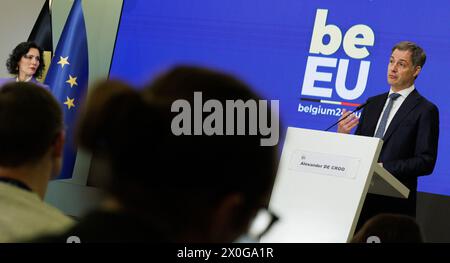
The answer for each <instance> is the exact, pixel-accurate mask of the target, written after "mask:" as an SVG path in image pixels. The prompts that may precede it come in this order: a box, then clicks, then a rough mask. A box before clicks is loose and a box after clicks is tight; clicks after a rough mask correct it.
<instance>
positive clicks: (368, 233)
mask: <svg viewBox="0 0 450 263" xmlns="http://www.w3.org/2000/svg"><path fill="white" fill-rule="evenodd" d="M370 237H377V238H379V240H380V242H381V243H421V242H423V239H422V234H421V231H420V227H419V225H418V224H417V222H416V221H415V219H414V218H412V217H410V216H406V215H400V214H379V215H377V216H374V217H373V218H371V219H369V220H368V221H367V222H366V223H365V224H364V225H363V227H362V228H361V230H359V232H358V233H356V234H355V236H354V237H353V240H352V243H367V242H368V239H369V238H370ZM370 240H371V239H369V242H370Z"/></svg>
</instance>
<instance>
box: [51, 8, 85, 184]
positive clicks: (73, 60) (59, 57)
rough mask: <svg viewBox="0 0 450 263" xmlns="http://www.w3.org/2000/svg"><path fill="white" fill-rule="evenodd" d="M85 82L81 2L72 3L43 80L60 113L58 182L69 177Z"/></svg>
mask: <svg viewBox="0 0 450 263" xmlns="http://www.w3.org/2000/svg"><path fill="white" fill-rule="evenodd" d="M88 79H89V59H88V47H87V38H86V27H85V23H84V16H83V10H82V7H81V0H75V1H74V3H73V5H72V9H71V10H70V13H69V17H68V18H67V21H66V24H65V25H64V29H63V32H62V34H61V37H60V39H59V42H58V45H57V46H56V50H55V56H54V57H53V59H52V62H51V64H50V68H49V70H48V73H47V77H46V78H45V81H44V83H45V84H47V85H48V86H49V87H50V89H51V91H52V93H53V95H54V96H55V97H56V99H57V100H58V101H59V102H60V103H61V105H62V107H63V110H64V124H65V131H66V144H65V146H64V161H63V167H62V172H61V175H60V176H59V177H58V179H67V178H71V177H72V172H73V168H74V165H75V160H76V156H77V149H76V147H75V144H74V128H75V120H76V117H77V113H78V110H79V108H80V102H81V101H82V99H83V98H84V96H85V94H86V91H87V84H88Z"/></svg>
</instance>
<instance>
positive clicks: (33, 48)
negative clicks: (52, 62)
mask: <svg viewBox="0 0 450 263" xmlns="http://www.w3.org/2000/svg"><path fill="white" fill-rule="evenodd" d="M43 56H44V50H43V49H42V48H41V47H39V46H38V45H37V44H36V43H34V42H22V43H20V44H19V45H17V46H16V47H15V48H14V49H13V51H12V53H11V54H10V55H9V58H8V60H7V62H6V67H7V69H8V72H9V73H10V74H11V75H14V77H13V78H0V86H2V85H3V84H5V83H7V82H13V81H16V82H18V81H23V82H33V83H36V84H38V85H39V86H41V87H44V88H47V89H48V86H47V85H44V84H42V83H40V82H38V81H37V80H36V78H40V77H41V76H42V72H43V70H44V67H45V64H44V58H43Z"/></svg>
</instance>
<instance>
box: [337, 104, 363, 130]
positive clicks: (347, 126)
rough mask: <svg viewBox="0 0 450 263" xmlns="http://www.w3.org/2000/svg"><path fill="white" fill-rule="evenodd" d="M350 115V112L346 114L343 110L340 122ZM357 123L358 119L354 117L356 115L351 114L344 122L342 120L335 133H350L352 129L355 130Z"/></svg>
mask: <svg viewBox="0 0 450 263" xmlns="http://www.w3.org/2000/svg"><path fill="white" fill-rule="evenodd" d="M350 113H351V111H348V112H347V111H346V110H345V109H343V110H342V116H341V117H340V118H339V120H342V119H343V118H345V117H346V116H348V115H349V114H350ZM358 123H359V119H358V117H356V115H355V114H353V113H352V114H351V115H350V116H348V117H347V118H346V119H345V120H343V121H341V122H340V123H339V125H338V130H337V131H338V132H339V133H346V134H349V133H350V132H351V131H352V129H353V128H355V127H356V125H358Z"/></svg>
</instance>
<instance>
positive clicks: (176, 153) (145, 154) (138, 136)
mask: <svg viewBox="0 0 450 263" xmlns="http://www.w3.org/2000/svg"><path fill="white" fill-rule="evenodd" d="M194 92H201V97H202V102H200V101H198V95H199V93H197V97H196V99H197V100H196V101H195V99H194V98H195V96H194ZM180 99H181V100H184V101H185V102H184V103H181V104H182V105H184V106H186V107H187V106H190V111H186V112H184V113H185V114H187V115H189V117H190V120H191V121H190V122H189V121H187V119H185V120H186V121H185V122H183V125H188V127H190V128H191V131H192V133H191V135H174V132H173V129H172V128H173V127H172V125H173V121H174V118H177V117H178V118H180V116H181V115H180V114H181V113H180V112H179V110H180V108H178V111H177V110H174V108H173V103H174V102H175V101H177V100H180ZM212 99H214V100H216V101H219V102H221V105H223V107H224V108H223V113H225V112H226V110H225V106H226V101H227V100H233V101H235V100H243V101H244V102H246V101H248V100H256V101H258V100H259V99H260V98H259V97H258V96H257V95H256V94H254V93H253V92H252V91H251V90H250V88H249V87H248V86H247V85H246V84H244V83H243V82H241V81H239V80H237V79H236V78H234V77H232V76H230V75H228V74H225V73H221V72H218V71H213V70H208V69H204V68H196V67H186V66H181V67H176V68H174V69H172V70H170V71H168V72H167V73H165V74H163V75H161V76H159V77H158V78H157V79H156V80H155V81H154V82H152V83H151V84H150V85H148V86H147V87H145V88H144V89H143V90H142V91H136V90H134V89H132V88H131V87H129V86H128V85H127V84H125V83H122V82H119V81H111V80H110V81H104V82H101V83H98V84H97V87H96V88H95V89H94V90H93V91H92V93H91V95H90V99H89V100H88V101H87V105H86V106H87V107H86V111H85V114H84V115H83V116H84V117H83V118H82V120H81V122H80V126H79V133H78V141H79V143H80V145H81V146H83V147H84V148H86V149H88V150H90V151H93V152H95V153H96V155H98V156H102V158H103V159H104V160H105V161H106V162H107V163H108V164H109V165H108V166H109V167H110V173H111V178H110V182H109V187H108V190H109V192H110V193H111V195H112V196H114V198H115V199H117V201H118V203H119V204H120V207H121V209H122V210H123V211H127V212H131V213H139V214H145V216H146V217H147V219H148V222H149V224H152V225H154V226H155V227H157V228H158V231H160V232H161V233H163V235H165V236H166V237H167V238H168V239H169V240H171V241H175V242H230V241H233V240H235V239H236V238H237V237H238V236H239V235H241V234H243V233H244V232H245V231H246V230H247V229H248V226H249V224H250V222H251V220H252V219H253V217H254V216H255V214H256V212H257V211H258V210H259V209H260V208H262V207H265V206H267V204H268V200H269V197H270V193H271V190H272V186H273V182H274V179H275V173H276V159H277V153H276V147H275V146H271V147H267V146H260V144H261V138H262V137H263V136H262V135H248V132H247V133H246V135H225V133H224V135H217V134H215V135H205V134H204V132H203V131H200V130H198V129H202V128H203V125H202V121H204V120H206V118H208V116H209V115H210V114H211V111H213V110H214V109H209V112H206V111H205V112H204V113H203V114H202V113H201V112H198V110H200V111H202V109H203V104H201V103H205V102H206V101H207V100H212ZM196 103H197V104H196ZM199 103H200V104H199ZM197 107H199V108H197ZM199 114H200V115H199ZM235 114H236V113H233V116H235ZM259 114H267V115H268V116H269V117H268V119H269V120H270V112H261V111H260V112H259ZM187 115H185V117H186V116H187ZM221 118H222V120H223V130H224V131H225V130H226V128H227V125H231V123H226V117H225V116H222V117H221ZM272 121H278V120H272ZM217 122H218V121H216V123H215V125H220V124H219V123H217ZM246 122H247V123H248V122H249V119H248V116H247V119H246ZM232 123H233V125H234V126H235V127H236V125H237V120H236V118H235V119H234V121H232ZM198 125H200V126H198ZM213 125H214V124H213ZM247 125H248V124H247ZM230 127H231V126H230ZM195 129H197V131H195ZM197 132H198V133H199V134H201V135H198V134H196V135H194V134H195V133H197Z"/></svg>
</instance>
